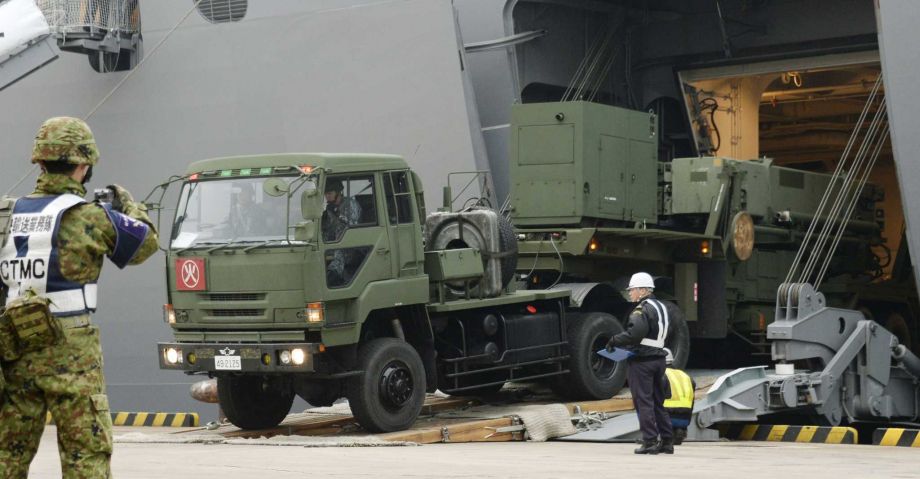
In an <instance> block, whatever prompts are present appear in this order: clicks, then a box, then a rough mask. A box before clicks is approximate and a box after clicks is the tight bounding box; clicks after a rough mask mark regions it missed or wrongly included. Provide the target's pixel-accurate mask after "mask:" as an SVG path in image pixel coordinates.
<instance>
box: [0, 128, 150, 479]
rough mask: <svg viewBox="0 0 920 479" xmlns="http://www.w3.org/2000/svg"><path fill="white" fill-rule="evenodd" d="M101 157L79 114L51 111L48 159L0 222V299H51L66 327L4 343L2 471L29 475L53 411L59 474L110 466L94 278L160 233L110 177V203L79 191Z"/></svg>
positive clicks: (45, 144)
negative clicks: (47, 337)
mask: <svg viewBox="0 0 920 479" xmlns="http://www.w3.org/2000/svg"><path fill="white" fill-rule="evenodd" d="M98 159H99V151H98V149H97V147H96V143H95V139H94V138H93V134H92V132H91V131H90V129H89V127H88V126H87V125H86V123H84V122H83V121H82V120H79V119H76V118H67V117H58V118H52V119H50V120H48V121H46V122H45V123H44V124H43V125H42V127H41V129H40V130H39V131H38V135H37V136H36V138H35V146H34V149H33V151H32V162H33V163H38V164H39V165H40V166H41V169H42V173H41V174H40V176H39V178H38V182H37V185H36V187H35V191H34V192H32V194H30V195H28V196H26V197H24V198H20V199H18V200H16V201H15V203H14V206H13V207H12V215H11V216H10V214H9V211H7V212H6V213H7V219H8V220H9V221H7V223H9V227H8V228H5V229H3V230H0V245H3V248H2V249H0V279H2V280H3V289H2V290H0V299H2V301H3V302H2V303H0V304H4V305H9V304H10V303H9V302H10V300H11V299H13V298H16V297H19V296H20V295H22V294H26V292H27V291H28V292H35V293H37V294H39V295H40V296H43V297H47V298H48V299H50V300H51V307H50V312H51V315H52V317H53V318H54V319H55V320H56V321H59V322H60V325H61V327H62V328H63V338H62V339H61V342H60V344H57V345H54V346H50V347H44V348H43V349H38V350H32V351H25V350H23V351H22V352H21V354H20V355H18V356H19V357H18V358H16V359H13V360H6V359H7V358H9V357H10V355H8V354H7V353H8V352H7V351H3V358H4V361H3V362H2V370H3V376H4V379H5V381H6V386H5V389H4V391H3V401H2V406H0V477H3V478H24V477H26V476H27V475H28V470H29V464H30V463H31V461H32V458H33V457H34V455H35V452H36V449H37V448H38V444H39V440H40V438H41V435H42V432H43V430H44V423H45V416H46V415H47V412H48V411H50V412H51V417H52V418H53V419H54V422H55V424H56V425H57V440H58V450H59V451H60V459H61V469H62V471H63V476H64V477H65V478H78V477H79V478H82V477H93V478H100V477H110V476H111V472H110V459H111V455H112V420H111V416H110V414H109V406H108V398H107V396H106V394H105V378H104V376H103V370H102V349H101V345H100V341H99V330H98V329H97V328H96V327H95V326H92V325H91V324H90V313H92V312H93V311H95V307H96V300H95V283H96V280H97V279H98V277H99V272H100V270H101V268H102V261H103V256H108V257H109V259H110V260H111V261H112V262H113V263H115V264H116V266H118V267H119V268H123V267H125V266H126V265H129V264H139V263H141V262H143V261H144V260H146V259H147V258H148V257H150V256H151V255H152V254H153V253H154V252H156V250H157V233H156V229H155V227H154V225H153V223H152V222H151V221H150V218H149V217H148V216H147V213H146V208H145V207H144V206H143V205H142V204H140V203H136V202H135V201H134V199H133V198H132V197H131V194H130V193H128V191H127V190H125V189H124V188H122V187H119V186H117V185H113V186H111V188H112V189H113V190H114V192H115V195H114V196H115V201H114V202H113V204H112V205H109V204H102V203H87V202H85V201H83V199H82V197H83V196H84V195H85V194H86V190H85V189H84V186H83V185H84V184H85V183H86V182H87V181H88V180H89V178H90V176H91V175H92V167H93V165H95V164H96V163H97V161H98ZM9 203H11V202H9V201H7V202H2V203H0V209H2V206H3V204H7V205H8V204H9ZM2 223H3V222H0V224H2ZM2 296H5V298H3V297H2Z"/></svg>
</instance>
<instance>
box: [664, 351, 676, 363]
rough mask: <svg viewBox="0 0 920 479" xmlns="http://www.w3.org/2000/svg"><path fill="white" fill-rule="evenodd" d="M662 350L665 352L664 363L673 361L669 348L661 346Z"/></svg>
mask: <svg viewBox="0 0 920 479" xmlns="http://www.w3.org/2000/svg"><path fill="white" fill-rule="evenodd" d="M663 349H664V352H665V353H667V356H665V357H664V362H665V364H671V363H673V362H674V355H673V354H671V350H670V349H668V348H663Z"/></svg>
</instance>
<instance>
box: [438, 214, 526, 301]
mask: <svg viewBox="0 0 920 479" xmlns="http://www.w3.org/2000/svg"><path fill="white" fill-rule="evenodd" d="M477 211H478V212H481V213H482V214H481V215H476V214H475V213H477ZM461 215H464V216H463V217H462V218H461ZM493 221H494V223H491V222H493ZM493 227H497V228H496V229H497V231H498V238H497V241H496V239H495V238H493V237H492V236H491V235H492V234H493V233H492V228H493ZM426 228H427V229H428V237H427V243H426V250H428V251H435V250H450V249H459V248H473V249H476V250H479V251H480V252H481V253H482V261H483V268H484V269H485V271H486V278H485V282H486V283H487V284H486V285H485V290H484V291H483V293H484V296H496V295H498V294H500V292H501V290H502V289H504V288H505V287H506V286H508V283H510V282H511V280H512V279H513V278H514V271H515V269H516V268H517V256H518V249H517V237H516V235H515V232H514V227H513V226H511V222H510V221H509V220H508V219H506V218H505V217H503V216H501V215H499V214H497V213H496V212H495V211H494V210H491V209H489V208H483V207H476V206H474V207H471V208H467V209H465V210H463V211H462V212H460V213H434V214H432V215H429V217H428V220H427V221H426ZM483 230H486V231H483ZM493 249H497V250H498V251H492V250H493ZM493 259H495V260H497V261H498V264H497V265H495V264H494V263H492V266H491V274H492V275H495V276H499V277H498V278H494V277H493V276H490V263H489V262H490V261H491V260H493ZM481 283H482V281H477V282H473V283H472V284H471V294H473V295H474V296H478V295H479V294H480V289H481V288H483V284H481ZM447 284H448V287H449V288H450V289H451V290H452V291H453V292H454V293H455V294H462V293H463V289H464V285H463V284H462V283H447Z"/></svg>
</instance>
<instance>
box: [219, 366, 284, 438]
mask: <svg viewBox="0 0 920 479" xmlns="http://www.w3.org/2000/svg"><path fill="white" fill-rule="evenodd" d="M217 396H218V398H219V399H220V407H221V409H223V411H224V414H225V415H226V416H227V419H229V420H230V422H232V423H233V425H234V426H237V427H239V428H241V429H267V428H270V427H275V426H277V425H278V424H281V421H283V420H284V418H285V416H287V414H288V412H290V411H291V404H293V403H294V391H293V390H292V389H291V388H290V386H289V385H288V384H286V383H285V382H284V381H283V380H282V379H281V378H270V377H263V376H219V377H218V378H217Z"/></svg>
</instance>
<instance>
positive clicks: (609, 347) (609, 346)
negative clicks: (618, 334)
mask: <svg viewBox="0 0 920 479" xmlns="http://www.w3.org/2000/svg"><path fill="white" fill-rule="evenodd" d="M615 347H617V345H616V344H615V343H614V342H613V338H610V341H607V352H608V353H612V352H613V348H615Z"/></svg>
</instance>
